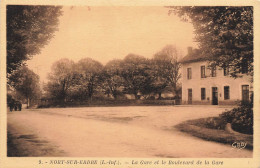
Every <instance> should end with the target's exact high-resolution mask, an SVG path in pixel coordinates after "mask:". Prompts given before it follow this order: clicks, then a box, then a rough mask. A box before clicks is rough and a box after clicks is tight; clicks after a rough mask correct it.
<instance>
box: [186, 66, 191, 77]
mask: <svg viewBox="0 0 260 168" xmlns="http://www.w3.org/2000/svg"><path fill="white" fill-rule="evenodd" d="M187 79H191V68H187Z"/></svg>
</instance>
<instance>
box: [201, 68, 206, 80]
mask: <svg viewBox="0 0 260 168" xmlns="http://www.w3.org/2000/svg"><path fill="white" fill-rule="evenodd" d="M200 76H201V78H206V74H205V66H201V67H200Z"/></svg>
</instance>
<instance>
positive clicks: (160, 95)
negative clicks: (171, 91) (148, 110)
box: [158, 92, 162, 100]
mask: <svg viewBox="0 0 260 168" xmlns="http://www.w3.org/2000/svg"><path fill="white" fill-rule="evenodd" d="M158 96H159V97H158V100H161V99H162V92H159V93H158Z"/></svg>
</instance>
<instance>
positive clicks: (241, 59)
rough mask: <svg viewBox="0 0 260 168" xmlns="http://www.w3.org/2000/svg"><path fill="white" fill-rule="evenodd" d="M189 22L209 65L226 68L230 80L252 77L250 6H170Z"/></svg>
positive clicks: (251, 12) (251, 17) (251, 18)
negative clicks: (242, 75)
mask: <svg viewBox="0 0 260 168" xmlns="http://www.w3.org/2000/svg"><path fill="white" fill-rule="evenodd" d="M171 9H172V10H170V11H173V12H174V13H175V14H177V15H178V16H180V17H181V18H182V19H184V20H186V21H187V20H190V21H191V22H192V24H193V25H194V28H195V33H196V37H195V39H196V41H198V42H199V49H200V51H201V53H203V54H204V55H206V56H208V58H209V60H210V61H211V63H212V66H215V65H217V66H219V67H221V68H226V67H228V68H229V71H230V75H231V76H232V77H238V76H239V74H240V73H247V74H250V75H253V7H250V6H244V7H224V6H221V7H220V6H219V7H194V6H190V7H171Z"/></svg>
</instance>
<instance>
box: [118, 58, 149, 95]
mask: <svg viewBox="0 0 260 168" xmlns="http://www.w3.org/2000/svg"><path fill="white" fill-rule="evenodd" d="M121 67H122V73H121V76H122V77H123V79H124V91H125V93H128V94H133V95H134V96H135V99H139V98H140V97H139V95H138V94H139V93H143V94H144V93H148V92H151V91H152V90H151V87H150V86H151V83H152V78H151V76H150V74H151V73H150V71H151V69H150V67H149V61H148V60H147V59H146V58H144V57H143V56H139V55H135V54H128V55H127V56H126V57H125V58H124V60H123V62H122V65H121Z"/></svg>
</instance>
